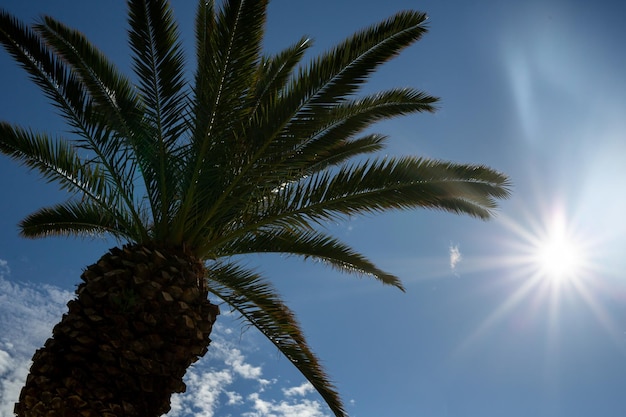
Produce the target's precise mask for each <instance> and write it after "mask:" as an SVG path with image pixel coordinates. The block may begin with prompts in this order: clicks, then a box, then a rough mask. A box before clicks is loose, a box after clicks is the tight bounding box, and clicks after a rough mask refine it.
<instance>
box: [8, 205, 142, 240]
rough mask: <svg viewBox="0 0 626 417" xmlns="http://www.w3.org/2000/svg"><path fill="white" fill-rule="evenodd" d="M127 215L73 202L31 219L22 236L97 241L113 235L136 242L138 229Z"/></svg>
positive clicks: (23, 223)
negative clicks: (77, 238) (76, 238)
mask: <svg viewBox="0 0 626 417" xmlns="http://www.w3.org/2000/svg"><path fill="white" fill-rule="evenodd" d="M133 220H134V219H133V218H132V217H130V216H127V215H126V213H123V212H117V213H109V212H106V211H103V210H102V208H101V207H100V206H99V205H96V204H93V203H92V202H89V201H80V200H72V201H67V202H65V203H62V204H57V205H55V206H52V207H44V208H41V209H39V210H37V211H36V212H34V213H32V214H30V215H28V216H27V217H26V218H24V220H22V221H21V222H20V224H19V227H20V233H21V235H22V236H24V237H28V238H40V237H47V236H78V237H93V236H101V235H104V234H110V235H112V236H114V237H116V238H120V239H127V240H133V239H135V236H136V235H137V231H136V230H135V229H136V228H137V227H140V226H141V225H137V224H135V223H134V221H133Z"/></svg>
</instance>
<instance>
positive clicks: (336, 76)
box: [276, 11, 427, 140]
mask: <svg viewBox="0 0 626 417" xmlns="http://www.w3.org/2000/svg"><path fill="white" fill-rule="evenodd" d="M425 20H426V15H425V14H423V13H419V12H415V11H405V12H400V13H398V14H396V15H394V16H392V17H390V18H389V19H387V20H385V21H383V22H381V23H379V24H377V25H374V26H371V27H369V28H366V29H364V30H362V31H360V32H357V33H356V34H354V35H353V36H351V37H350V38H348V39H346V40H345V41H344V42H342V43H340V44H339V45H338V46H336V47H335V48H333V49H332V50H331V51H329V52H328V53H326V54H323V55H321V56H320V57H319V58H317V59H315V60H314V61H313V62H312V63H311V65H310V66H309V67H308V68H306V69H304V70H301V71H300V74H299V75H298V77H297V78H295V79H294V80H293V82H292V83H291V84H290V85H289V86H288V88H287V90H286V92H285V94H284V96H283V103H281V108H283V109H285V110H284V111H285V112H284V113H282V114H281V113H280V112H279V113H278V114H277V115H276V117H278V118H280V117H281V116H282V117H286V119H285V120H289V123H288V124H287V127H286V128H285V129H284V131H283V132H281V134H282V135H283V136H284V137H293V138H297V139H300V140H306V139H308V138H309V137H310V136H311V135H312V133H313V132H315V131H316V129H317V126H318V123H319V120H320V119H322V120H324V118H325V116H326V113H327V112H328V111H329V109H332V108H333V107H335V106H336V105H337V104H339V103H341V102H342V101H344V100H346V99H347V98H349V97H350V96H351V95H352V94H354V93H355V92H356V91H357V90H358V88H359V87H360V86H361V85H362V84H363V83H364V82H365V81H366V80H367V79H368V78H369V76H370V75H371V74H372V73H373V72H374V71H375V70H376V69H377V68H378V67H379V66H380V65H381V64H383V63H385V62H386V61H388V60H390V59H391V58H393V57H395V56H396V55H397V54H398V53H399V52H400V51H401V50H402V49H404V48H406V47H408V46H409V45H411V44H412V43H414V42H416V41H417V40H418V39H419V38H420V37H421V36H422V35H423V34H424V33H425V32H426V30H427V29H426V26H425ZM283 115H284V116H283Z"/></svg>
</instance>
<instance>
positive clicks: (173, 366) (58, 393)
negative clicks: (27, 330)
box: [15, 246, 219, 417]
mask: <svg viewBox="0 0 626 417" xmlns="http://www.w3.org/2000/svg"><path fill="white" fill-rule="evenodd" d="M204 275H205V269H204V267H203V265H202V264H201V263H200V262H198V261H197V260H195V259H193V258H192V257H189V256H185V255H183V254H181V253H177V254H176V253H173V252H172V251H164V250H161V249H149V248H147V247H144V246H127V247H125V248H123V249H119V248H114V249H111V251H110V252H109V253H107V254H106V255H104V256H103V257H102V258H101V259H100V260H99V261H98V263H96V264H94V265H91V266H90V267H88V268H87V270H85V272H84V273H83V274H82V276H81V279H82V280H83V283H81V284H80V285H79V286H78V288H77V290H76V295H77V297H76V299H74V300H71V301H70V302H69V303H68V308H69V310H68V313H67V314H65V315H63V318H62V320H61V322H60V323H58V324H57V325H56V326H55V327H54V329H53V332H52V337H51V338H50V339H48V340H47V341H46V343H45V345H44V347H43V348H41V349H39V350H37V352H36V353H35V355H34V356H33V365H32V367H31V369H30V374H29V375H28V378H27V380H26V384H25V386H24V388H23V389H22V392H21V394H20V398H19V402H18V403H17V404H16V406H15V412H16V414H17V415H18V416H20V417H38V416H46V417H61V416H63V417H74V416H76V417H79V416H80V417H92V416H93V417H96V416H98V417H114V416H144V417H149V416H160V415H162V414H164V413H166V412H168V411H169V409H170V396H171V394H172V393H176V392H184V391H185V384H184V383H183V381H182V378H183V375H184V374H185V371H186V370H187V368H188V367H189V366H190V365H191V364H192V363H193V362H195V361H197V360H198V358H199V357H201V356H202V355H204V354H205V353H206V352H207V348H208V345H209V343H210V339H209V335H210V333H211V329H212V326H213V323H214V322H215V318H216V316H217V315H218V314H219V309H218V307H217V306H216V305H213V304H211V303H210V302H209V301H208V299H207V290H206V285H205V279H204Z"/></svg>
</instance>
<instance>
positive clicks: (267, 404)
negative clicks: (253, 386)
mask: <svg viewBox="0 0 626 417" xmlns="http://www.w3.org/2000/svg"><path fill="white" fill-rule="evenodd" d="M248 399H249V400H250V401H252V403H253V410H252V411H250V412H247V413H243V414H242V416H243V417H326V416H327V415H326V414H324V412H323V411H322V406H321V404H320V403H319V402H318V401H312V400H302V401H301V402H298V403H289V402H287V401H266V400H263V399H261V398H260V396H259V394H258V393H254V394H251V395H250V396H249V397H248Z"/></svg>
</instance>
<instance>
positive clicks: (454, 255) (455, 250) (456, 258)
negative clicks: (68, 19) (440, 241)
mask: <svg viewBox="0 0 626 417" xmlns="http://www.w3.org/2000/svg"><path fill="white" fill-rule="evenodd" d="M448 249H449V255H450V269H451V270H452V272H454V273H456V267H457V265H458V264H459V262H461V260H462V259H463V257H462V256H461V251H460V250H459V245H450V247H449V248H448Z"/></svg>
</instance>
